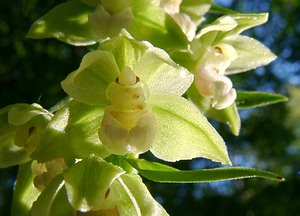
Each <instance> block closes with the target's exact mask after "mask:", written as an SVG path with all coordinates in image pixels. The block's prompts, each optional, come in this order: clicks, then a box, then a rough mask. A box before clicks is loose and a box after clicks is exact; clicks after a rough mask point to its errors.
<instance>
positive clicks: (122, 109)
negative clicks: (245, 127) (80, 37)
mask: <svg viewBox="0 0 300 216" xmlns="http://www.w3.org/2000/svg"><path fill="white" fill-rule="evenodd" d="M192 82H193V75H192V74H191V73H189V72H188V71H187V70H186V69H185V68H183V67H181V66H179V65H177V64H176V63H174V62H173V61H172V60H171V59H170V57H169V55H168V54H167V53H166V52H165V51H163V50H161V49H159V48H155V47H153V46H152V45H151V44H149V43H148V42H139V41H136V40H134V39H133V38H131V37H130V36H129V35H128V34H127V33H126V32H123V33H122V34H121V35H120V36H118V37H116V38H113V39H110V40H107V41H105V42H103V43H102V44H101V47H100V49H99V50H96V51H93V52H90V53H88V54H86V56H84V58H83V60H82V62H81V64H80V66H79V68H78V69H77V70H76V71H74V72H72V73H71V74H70V75H69V76H68V77H67V78H66V79H65V80H64V81H63V82H62V87H63V89H64V90H65V92H67V93H68V94H69V95H70V96H71V97H72V98H74V100H73V101H71V102H70V103H68V104H67V105H66V106H65V107H64V108H63V109H62V110H60V111H58V112H57V113H56V114H55V116H54V117H53V121H51V122H50V123H49V127H47V131H46V132H45V134H44V137H43V142H42V143H43V144H42V146H40V147H39V148H38V149H37V150H36V151H35V153H34V154H33V157H34V158H36V159H38V160H50V159H54V158H57V157H65V158H67V157H69V158H72V157H75V158H84V157H86V156H85V155H88V154H91V153H94V154H96V155H98V156H100V157H106V156H108V155H109V154H119V155H123V154H130V153H133V154H140V153H143V152H146V151H148V150H150V151H151V152H152V153H153V154H154V155H155V156H156V157H158V158H160V159H162V160H166V161H177V160H183V159H192V158H195V157H204V158H208V159H211V160H214V161H218V162H221V163H227V164H230V160H229V158H228V153H227V150H226V146H225V144H224V141H223V139H222V138H221V137H220V136H219V135H218V133H217V132H216V131H215V129H214V128H213V127H212V126H211V125H210V124H209V123H208V121H207V119H206V118H205V117H204V116H203V115H202V114H201V113H200V112H199V111H198V110H197V108H196V107H195V106H194V105H193V104H192V103H190V102H189V101H188V100H186V99H185V98H183V97H181V95H182V94H183V93H184V92H185V91H186V90H187V89H188V88H189V86H190V85H191V83H192ZM61 121H63V122H61ZM86 125H89V126H88V128H86ZM54 134H55V135H56V136H55V138H53V137H54V136H53V135H54ZM71 134H72V136H71ZM59 145H64V146H66V145H69V147H68V148H65V149H67V150H66V151H65V152H62V151H58V150H57V149H58V148H59ZM91 146H93V147H91ZM100 149H101V150H100ZM102 150H104V151H105V152H106V153H104V154H101V153H99V154H98V153H95V152H102Z"/></svg>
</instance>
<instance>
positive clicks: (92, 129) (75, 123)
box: [32, 101, 109, 162]
mask: <svg viewBox="0 0 300 216" xmlns="http://www.w3.org/2000/svg"><path fill="white" fill-rule="evenodd" d="M103 113H104V107H103V106H89V105H85V104H81V103H78V102H76V101H71V102H69V103H68V104H67V105H66V106H65V107H64V108H62V109H61V110H59V111H57V112H56V113H55V115H54V117H53V118H52V120H51V121H50V122H49V125H48V126H47V128H46V129H45V132H44V135H43V137H42V140H41V143H40V145H39V146H38V147H37V149H36V151H35V152H33V154H32V158H34V159H37V160H39V161H40V162H45V161H49V160H52V159H55V158H58V157H63V158H66V159H73V158H85V157H87V156H88V155H90V154H91V153H93V154H95V155H98V156H99V157H106V156H108V155H109V153H108V152H107V151H106V150H105V149H104V147H103V146H102V144H101V142H100V140H99V138H98V129H99V127H100V123H101V119H102V116H103Z"/></svg>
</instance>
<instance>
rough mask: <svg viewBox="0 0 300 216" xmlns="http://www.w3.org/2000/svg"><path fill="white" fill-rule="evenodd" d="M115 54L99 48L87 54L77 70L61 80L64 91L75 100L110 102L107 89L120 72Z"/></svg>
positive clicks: (93, 102) (92, 102) (90, 102)
mask: <svg viewBox="0 0 300 216" xmlns="http://www.w3.org/2000/svg"><path fill="white" fill-rule="evenodd" d="M119 73H120V72H119V68H118V65H117V64H116V62H115V59H114V56H113V55H112V54H111V53H110V52H108V51H102V50H97V51H93V52H89V53H88V54H86V55H85V56H84V57H83V59H82V62H81V64H80V66H79V68H78V69H77V70H75V71H74V72H72V73H71V74H69V75H68V76H67V78H66V79H65V80H64V81H62V82H61V85H62V88H63V89H64V91H65V92H66V93H67V94H68V95H70V96H71V97H73V98H74V99H75V100H77V101H79V102H82V103H85V104H91V105H99V104H108V101H107V98H106V94H105V90H106V88H107V86H108V85H109V84H110V83H111V82H112V81H115V79H116V78H117V76H118V74H119Z"/></svg>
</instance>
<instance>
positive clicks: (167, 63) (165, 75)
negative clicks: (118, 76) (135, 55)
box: [133, 47, 194, 95]
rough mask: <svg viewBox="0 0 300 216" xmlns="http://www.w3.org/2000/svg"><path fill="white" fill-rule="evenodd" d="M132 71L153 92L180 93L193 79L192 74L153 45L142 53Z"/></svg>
mask: <svg viewBox="0 0 300 216" xmlns="http://www.w3.org/2000/svg"><path fill="white" fill-rule="evenodd" d="M133 71H134V72H135V74H136V75H137V76H139V77H140V78H141V80H143V81H144V82H145V83H146V84H147V85H148V87H149V90H150V92H153V93H155V92H164V93H172V94H176V95H182V94H183V93H184V92H185V91H186V90H187V89H188V88H189V86H190V85H191V84H192V82H193V79H194V76H193V74H191V73H190V72H189V71H188V70H186V69H185V68H184V67H181V66H179V65H178V64H176V63H175V62H174V61H173V60H172V59H171V58H170V57H169V55H168V54H167V53H166V52H165V51H164V50H162V49H159V48H154V47H152V48H149V49H148V50H147V51H146V52H145V53H144V55H143V56H142V57H141V58H140V60H139V62H138V65H137V66H136V67H135V68H134V69H133Z"/></svg>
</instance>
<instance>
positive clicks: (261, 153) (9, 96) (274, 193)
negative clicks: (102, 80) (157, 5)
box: [0, 0, 300, 216]
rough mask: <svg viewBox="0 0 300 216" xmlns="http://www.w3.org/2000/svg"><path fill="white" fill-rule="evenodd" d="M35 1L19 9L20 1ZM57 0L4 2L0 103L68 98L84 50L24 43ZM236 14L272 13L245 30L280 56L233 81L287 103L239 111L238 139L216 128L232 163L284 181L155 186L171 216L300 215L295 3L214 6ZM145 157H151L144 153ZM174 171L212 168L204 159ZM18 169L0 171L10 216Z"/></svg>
mask: <svg viewBox="0 0 300 216" xmlns="http://www.w3.org/2000/svg"><path fill="white" fill-rule="evenodd" d="M24 2H25V3H26V2H32V3H35V4H32V5H31V4H28V5H27V6H26V7H23V3H24ZM58 2H59V1H47V2H45V1H37V0H35V1H32V0H31V1H30V0H27V1H21V0H15V1H10V0H2V1H1V7H0V51H1V52H0V98H1V101H0V106H1V107H3V106H6V105H8V104H12V103H19V102H25V103H33V102H38V103H40V104H41V105H42V106H43V107H45V108H49V107H51V106H52V105H54V104H55V103H56V102H57V101H59V100H60V99H61V98H63V97H64V96H65V94H64V92H63V91H62V89H61V88H60V81H61V80H63V79H64V78H65V76H66V75H67V74H68V73H70V72H71V71H72V70H74V69H75V68H77V67H78V65H79V63H80V60H81V57H82V56H83V54H84V53H86V51H87V50H86V49H85V48H80V47H71V46H68V45H65V44H63V43H61V42H59V41H56V40H54V39H46V40H30V39H26V38H25V35H26V32H27V30H28V28H29V26H30V25H31V23H32V22H33V21H34V20H35V19H37V18H38V17H39V16H41V15H42V14H44V13H45V12H46V11H48V10H49V9H50V8H52V7H53V6H54V5H56V4H57V3H58ZM216 2H218V3H222V4H223V5H224V6H229V7H231V8H233V9H237V10H239V11H241V12H262V11H270V19H269V22H268V24H266V25H264V26H263V27H259V28H256V29H254V30H252V31H249V32H247V34H248V35H252V36H254V37H255V38H257V39H258V40H260V41H262V42H264V43H265V44H266V45H267V46H268V47H270V48H271V50H272V51H274V52H275V53H276V54H277V55H278V56H279V57H278V59H277V60H276V61H275V62H274V63H272V64H271V65H270V66H268V67H266V68H259V69H256V70H255V71H252V72H247V73H245V74H243V75H239V76H238V77H233V79H234V81H235V82H236V84H237V87H238V88H239V90H264V91H271V92H273V91H274V92H277V93H283V94H286V95H290V96H291V98H290V100H289V102H288V103H285V104H278V105H273V106H270V107H265V108H257V109H253V110H244V111H242V112H241V116H242V130H241V135H240V136H239V137H234V136H233V135H231V134H230V133H229V131H228V129H227V128H226V127H224V126H223V125H219V124H218V123H215V122H213V123H214V125H215V126H216V127H217V129H218V131H219V132H220V133H221V135H222V136H223V137H224V139H225V141H226V143H227V144H228V148H229V153H230V155H231V158H232V161H233V163H234V164H235V165H243V166H251V167H256V168H262V169H268V170H271V171H273V172H277V173H280V174H283V175H285V177H286V182H283V183H274V182H269V181H265V180H260V179H252V180H237V181H231V182H219V183H210V184H157V183H155V184H154V183H152V182H149V181H146V184H147V185H148V187H149V189H150V191H151V192H152V194H153V195H154V196H155V197H156V198H157V200H158V201H160V202H162V204H163V206H164V207H165V208H166V210H167V211H168V212H169V213H170V215H185V216H189V215H191V216H193V215H230V214H233V215H247V216H253V215H259V216H260V215H275V216H276V215H278V216H281V215H298V214H299V211H300V205H299V203H300V196H299V194H300V187H299V185H300V144H299V143H300V141H299V140H300V121H299V119H300V113H299V107H300V104H299V101H300V90H299V88H297V87H293V88H290V90H288V89H289V87H290V86H291V85H299V84H300V66H299V65H300V62H299V60H297V59H299V55H300V53H299V52H298V50H299V46H300V43H299V39H298V38H299V33H300V25H299V24H298V20H299V19H300V14H299V13H297V11H299V10H300V3H299V2H298V1H296V0H294V1H289V0H284V1H279V0H275V1H272V2H271V1H259V0H255V1H253V0H243V1H221V0H220V1H216ZM144 157H153V156H152V155H150V154H146V155H145V156H144ZM175 165H176V167H177V168H180V169H187V168H204V167H212V166H217V164H211V163H210V162H208V161H206V160H204V159H197V160H194V161H192V162H187V161H183V162H180V163H176V164H175ZM16 169H17V168H16V167H13V168H10V169H3V170H0V185H1V186H0V212H1V215H3V216H5V215H10V213H9V211H10V202H11V198H12V190H13V182H14V179H15V175H16Z"/></svg>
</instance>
